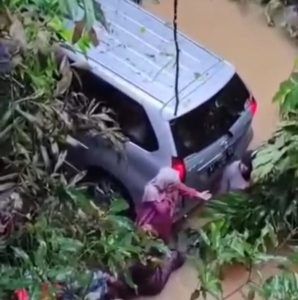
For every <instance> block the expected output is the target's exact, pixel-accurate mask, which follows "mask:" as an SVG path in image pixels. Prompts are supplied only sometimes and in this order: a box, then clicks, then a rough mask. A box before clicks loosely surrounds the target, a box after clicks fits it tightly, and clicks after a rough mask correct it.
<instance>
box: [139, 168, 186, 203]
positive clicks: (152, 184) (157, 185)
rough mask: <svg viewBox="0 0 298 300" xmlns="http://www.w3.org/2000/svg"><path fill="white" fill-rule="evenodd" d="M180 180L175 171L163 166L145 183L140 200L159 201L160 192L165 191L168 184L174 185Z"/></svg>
mask: <svg viewBox="0 0 298 300" xmlns="http://www.w3.org/2000/svg"><path fill="white" fill-rule="evenodd" d="M180 182H181V181H180V178H179V174H178V172H177V171H175V170H173V169H172V168H170V167H164V168H162V169H160V171H159V172H158V174H157V175H156V176H155V177H154V178H153V179H152V180H151V181H149V182H148V183H147V184H146V186H145V189H144V195H143V199H142V201H143V202H152V201H159V200H160V199H161V193H163V192H165V191H166V189H167V188H168V187H169V186H170V185H175V184H177V183H180Z"/></svg>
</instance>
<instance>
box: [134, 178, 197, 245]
mask: <svg viewBox="0 0 298 300" xmlns="http://www.w3.org/2000/svg"><path fill="white" fill-rule="evenodd" d="M198 194H199V193H198V191H197V190H195V189H192V188H189V187H187V186H186V185H185V184H183V183H177V184H173V185H171V186H169V187H168V188H167V189H166V190H164V191H160V192H159V194H158V196H157V199H155V200H154V201H152V199H150V201H146V199H143V202H142V203H141V205H140V207H139V209H138V210H137V220H136V223H137V226H139V227H141V228H142V227H144V226H146V225H150V226H152V228H153V229H154V231H155V232H156V233H157V235H158V237H159V238H161V239H162V240H164V241H165V242H166V243H167V242H168V241H169V239H170V236H171V232H172V225H173V217H174V214H175V210H176V207H177V205H178V203H179V201H180V199H181V197H189V198H195V197H198Z"/></svg>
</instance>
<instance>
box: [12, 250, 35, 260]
mask: <svg viewBox="0 0 298 300" xmlns="http://www.w3.org/2000/svg"><path fill="white" fill-rule="evenodd" d="M11 248H12V250H13V252H14V254H15V256H16V257H18V258H20V259H21V260H23V261H24V262H26V263H31V260H30V257H29V255H28V254H27V253H26V252H25V251H24V250H23V249H21V248H18V247H11Z"/></svg>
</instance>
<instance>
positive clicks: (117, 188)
mask: <svg viewBox="0 0 298 300" xmlns="http://www.w3.org/2000/svg"><path fill="white" fill-rule="evenodd" d="M84 181H85V182H87V183H88V184H87V186H88V193H89V195H90V196H91V197H92V198H93V199H95V203H96V204H98V205H100V206H105V207H108V206H110V205H111V201H113V199H115V198H117V197H118V198H121V199H124V200H125V201H127V203H128V205H129V208H128V209H127V210H125V211H124V212H122V213H121V214H120V215H123V216H126V217H128V218H130V219H132V220H134V219H135V206H134V203H133V201H132V199H131V197H130V195H129V193H128V192H127V190H126V189H125V188H124V187H123V185H122V184H121V183H119V182H118V180H116V179H114V178H113V177H112V176H111V175H109V174H107V173H106V172H105V171H101V170H98V169H96V170H94V169H90V170H89V171H88V173H87V176H86V179H85V180H84Z"/></svg>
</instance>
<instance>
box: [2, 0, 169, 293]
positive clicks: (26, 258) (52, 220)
mask: <svg viewBox="0 0 298 300" xmlns="http://www.w3.org/2000/svg"><path fill="white" fill-rule="evenodd" d="M4 4H5V6H4ZM4 4H3V3H2V4H1V10H0V43H1V45H5V47H6V48H7V49H8V51H9V54H10V55H11V60H12V70H11V72H10V73H7V74H5V75H1V77H0V89H1V94H0V100H1V101H0V143H1V150H0V162H1V168H0V197H1V201H0V204H1V205H0V225H1V234H0V266H1V267H0V268H1V278H0V295H1V296H0V298H1V299H4V297H5V296H9V295H10V293H11V292H13V291H14V290H15V289H16V288H26V289H27V290H28V291H29V292H30V294H31V297H32V299H40V295H41V292H42V285H43V284H44V283H47V284H49V285H50V286H51V287H52V290H53V292H52V294H53V295H54V294H55V293H56V291H55V284H56V283H60V282H63V283H64V284H69V285H71V284H73V283H76V284H78V285H79V286H82V287H84V288H86V286H87V283H88V282H89V280H90V270H91V269H94V268H100V269H103V270H105V271H108V272H110V273H111V274H113V275H115V276H117V275H119V274H122V275H124V276H126V278H127V281H128V282H130V278H129V273H128V272H127V270H128V268H129V267H130V266H131V264H133V263H134V262H135V261H145V260H147V259H148V256H150V253H151V251H152V249H153V250H157V251H159V252H162V253H163V252H165V251H167V248H166V247H165V246H164V245H163V244H162V243H161V242H160V241H157V240H154V239H151V238H150V237H148V236H147V235H145V234H144V233H141V232H138V231H137V230H136V228H135V226H134V224H133V223H132V222H131V221H130V220H128V219H127V218H125V217H120V216H119V212H122V211H123V209H125V208H126V206H127V205H126V204H125V203H124V202H123V200H119V199H114V201H112V206H111V207H109V208H108V209H103V208H100V207H97V206H96V205H95V204H94V203H93V201H92V200H91V199H89V197H88V195H87V193H86V192H85V187H84V186H83V184H82V183H81V182H82V179H83V178H84V176H85V174H86V172H80V173H78V172H77V170H75V169H74V168H73V166H72V165H71V164H70V163H69V162H68V161H67V149H68V147H69V146H77V145H80V146H82V147H86V146H85V145H82V144H80V142H79V141H77V140H76V138H75V137H76V135H77V134H78V133H82V132H83V133H84V134H86V135H91V136H96V135H100V136H102V137H103V138H105V139H106V140H107V142H109V143H110V144H111V146H112V147H114V148H115V149H116V150H119V151H121V150H122V148H123V141H124V140H125V139H124V138H123V136H122V134H121V131H120V129H119V127H118V124H117V123H116V122H115V121H114V120H113V117H112V116H113V114H112V112H111V110H110V109H109V108H106V107H102V105H100V104H99V103H98V102H96V101H95V100H94V99H88V98H86V96H85V95H83V94H82V93H80V92H79V93H78V92H74V91H73V90H72V88H71V83H72V80H73V78H74V77H77V73H76V72H75V70H74V69H73V68H72V65H71V64H70V63H69V61H68V60H67V59H66V58H65V57H64V56H63V55H62V53H61V51H59V47H58V45H59V43H60V42H68V43H71V42H74V43H75V44H78V46H79V47H81V50H86V47H87V48H88V47H89V46H90V42H91V41H92V42H96V39H95V37H94V30H93V25H94V23H95V22H96V21H100V22H102V23H103V24H104V25H105V20H104V16H103V12H102V11H101V9H100V7H99V4H96V5H95V2H94V1H93V0H83V1H79V0H77V1H76V0H73V1H64V0H60V1H58V0H53V1H49V0H12V1H6V2H4ZM79 10H81V11H82V12H83V17H82V18H79V19H78V20H77V19H76V12H77V11H78V13H79ZM64 17H69V18H71V19H73V18H74V19H73V21H75V27H74V28H73V29H68V28H66V27H65V26H64V22H63V20H64V19H63V18H64ZM76 67H77V66H76ZM65 167H68V168H70V169H72V171H74V173H75V175H74V177H70V175H69V174H68V173H66V168H65ZM2 228H4V230H3V229H2ZM3 232H4V233H3ZM1 293H2V294H3V295H2V294H1Z"/></svg>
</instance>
